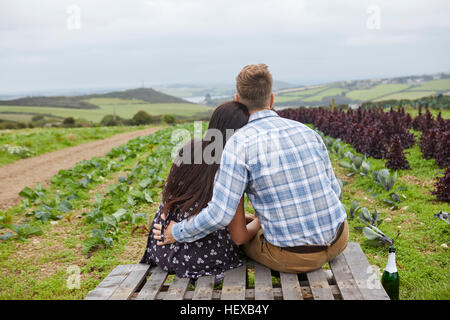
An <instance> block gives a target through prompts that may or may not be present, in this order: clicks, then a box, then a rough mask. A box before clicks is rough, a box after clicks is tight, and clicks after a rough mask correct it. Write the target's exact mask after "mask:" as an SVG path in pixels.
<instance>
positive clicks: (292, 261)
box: [241, 221, 348, 273]
mask: <svg viewBox="0 0 450 320" xmlns="http://www.w3.org/2000/svg"><path fill="white" fill-rule="evenodd" d="M263 240H264V234H263V232H262V229H260V230H259V231H258V233H257V234H256V235H255V237H254V238H253V239H252V240H250V241H249V242H247V243H245V244H244V245H243V246H242V247H241V248H242V249H243V251H244V252H245V254H246V255H247V256H248V257H249V258H251V259H253V260H255V261H257V262H259V263H261V264H263V265H265V266H266V267H268V268H270V269H272V270H276V271H281V272H289V273H301V272H309V271H313V270H316V269H319V268H321V267H322V266H323V265H324V264H325V263H327V262H329V261H331V260H333V259H334V258H335V257H337V256H338V255H339V254H341V253H342V251H344V249H345V248H346V247H347V243H348V223H347V221H344V229H343V231H342V233H341V235H340V237H339V239H338V240H337V241H336V242H335V243H334V244H333V245H331V246H328V248H327V249H325V250H322V251H319V252H313V253H295V252H291V251H287V250H284V249H282V248H280V247H277V246H274V245H272V244H270V243H269V242H268V241H263Z"/></svg>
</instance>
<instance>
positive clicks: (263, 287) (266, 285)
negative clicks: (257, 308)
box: [255, 262, 274, 300]
mask: <svg viewBox="0 0 450 320" xmlns="http://www.w3.org/2000/svg"><path fill="white" fill-rule="evenodd" d="M273 299H274V294H273V288H272V273H271V271H270V269H269V268H267V267H265V266H263V265H261V264H259V263H257V262H255V300H273Z"/></svg>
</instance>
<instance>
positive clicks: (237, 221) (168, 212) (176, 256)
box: [141, 102, 260, 279]
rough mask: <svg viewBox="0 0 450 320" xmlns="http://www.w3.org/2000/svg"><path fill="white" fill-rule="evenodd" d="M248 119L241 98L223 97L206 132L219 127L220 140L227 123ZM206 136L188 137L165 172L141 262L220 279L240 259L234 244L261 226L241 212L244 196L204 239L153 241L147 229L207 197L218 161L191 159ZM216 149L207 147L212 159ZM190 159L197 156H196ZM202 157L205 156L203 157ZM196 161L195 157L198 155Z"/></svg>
mask: <svg viewBox="0 0 450 320" xmlns="http://www.w3.org/2000/svg"><path fill="white" fill-rule="evenodd" d="M248 119H249V113H248V111H247V108H246V107H245V106H244V105H243V104H241V103H239V102H227V103H224V104H222V105H220V106H219V107H217V108H216V110H215V111H214V113H213V115H212V116H211V119H210V122H209V127H208V131H207V132H206V135H205V136H206V137H211V136H213V131H215V133H217V132H220V133H221V134H222V137H223V146H224V145H225V143H226V138H227V129H233V130H237V129H240V128H241V127H243V126H244V125H245V124H246V123H247V122H248ZM209 140H212V139H208V140H206V139H203V140H200V141H195V140H192V141H191V142H190V143H188V144H187V145H186V146H184V147H183V148H182V149H181V150H180V152H179V154H178V158H177V159H176V160H175V161H174V164H173V165H172V168H171V170H170V173H169V176H168V177H167V180H166V184H165V186H164V190H163V193H162V201H161V205H160V206H159V209H158V212H157V213H156V215H155V218H154V219H153V222H152V225H151V227H150V233H149V235H148V240H147V248H146V250H145V253H144V256H143V257H142V259H141V263H147V264H150V265H158V266H160V267H161V268H162V269H163V270H165V271H168V272H173V273H175V274H176V275H177V276H178V277H183V278H191V279H197V278H198V277H201V276H207V275H215V276H216V278H217V279H220V278H221V277H223V273H224V272H225V271H227V270H229V269H232V268H236V267H239V266H241V265H242V261H241V259H240V255H239V247H238V245H241V244H243V243H245V242H247V241H249V240H251V239H252V238H253V237H254V236H255V234H256V233H257V231H258V230H259V228H260V224H259V221H258V219H257V218H255V217H254V216H250V215H248V216H246V215H245V212H244V199H243V198H242V199H241V202H240V203H239V206H238V208H237V210H236V214H235V217H234V218H233V220H232V221H231V222H230V224H229V225H228V226H227V227H226V228H224V229H220V230H217V231H215V232H213V233H211V234H209V235H208V236H206V237H205V238H203V239H200V240H197V241H194V242H190V243H174V244H171V245H163V246H158V245H157V244H156V242H157V240H155V239H154V238H153V234H152V232H151V230H152V229H153V225H154V224H155V223H157V224H163V225H164V226H167V225H168V224H169V223H170V221H172V220H173V221H176V222H179V221H181V220H183V219H188V218H189V217H191V216H193V215H196V214H198V213H199V212H200V211H201V210H202V209H203V208H204V207H206V206H207V204H208V202H209V201H210V200H211V198H212V193H213V186H214V178H215V174H216V172H217V170H218V168H219V164H218V163H216V162H217V161H216V162H214V163H213V164H207V163H211V161H210V159H209V160H208V159H204V157H203V156H202V157H201V159H202V163H201V164H194V163H195V161H194V157H195V156H194V155H195V154H196V152H202V153H201V154H202V155H203V151H204V150H205V148H206V147H208V145H210V144H211V143H214V140H213V141H209ZM216 143H217V141H216ZM219 145H220V143H219ZM210 149H211V148H208V150H210ZM188 151H189V152H190V154H189V155H187V156H186V154H184V152H188ZM205 153H206V152H205ZM183 155H184V156H186V158H187V160H188V161H184V163H183V160H182V159H184V160H186V158H184V157H183ZM220 155H221V154H214V152H211V156H212V157H213V158H215V159H220ZM195 159H198V156H197V157H195ZM205 160H208V161H206V162H205ZM196 162H197V163H198V160H197V161H196Z"/></svg>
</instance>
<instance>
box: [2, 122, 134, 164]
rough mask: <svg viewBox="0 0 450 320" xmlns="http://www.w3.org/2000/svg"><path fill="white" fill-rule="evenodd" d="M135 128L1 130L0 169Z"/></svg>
mask: <svg viewBox="0 0 450 320" xmlns="http://www.w3.org/2000/svg"><path fill="white" fill-rule="evenodd" d="M133 130H136V127H95V128H48V129H27V130H20V131H18V130H3V131H0V166H1V165H5V164H9V163H12V162H14V161H17V160H19V159H24V158H30V157H34V156H38V155H40V154H43V153H46V152H50V151H55V150H59V149H63V148H67V147H71V146H75V145H78V144H81V143H86V142H90V141H93V140H99V139H105V138H108V137H110V136H113V135H115V134H118V133H123V132H128V131H133Z"/></svg>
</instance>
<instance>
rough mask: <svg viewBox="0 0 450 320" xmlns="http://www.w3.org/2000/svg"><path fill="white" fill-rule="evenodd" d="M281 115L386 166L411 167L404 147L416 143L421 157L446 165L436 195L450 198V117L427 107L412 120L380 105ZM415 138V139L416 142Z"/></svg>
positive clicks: (283, 112) (303, 110)
mask: <svg viewBox="0 0 450 320" xmlns="http://www.w3.org/2000/svg"><path fill="white" fill-rule="evenodd" d="M279 114H280V116H282V117H285V118H289V119H292V120H296V121H299V122H302V123H309V124H312V125H314V127H315V128H317V129H318V130H320V131H322V132H323V133H324V134H325V135H327V136H330V137H332V138H338V139H340V140H341V141H343V142H345V143H347V144H349V145H351V146H352V147H353V148H355V150H356V151H357V152H360V153H362V154H364V155H365V156H368V157H373V158H375V159H386V160H387V161H386V167H387V168H390V169H394V170H406V169H410V165H409V163H408V161H407V160H406V158H405V154H404V149H408V148H411V147H412V146H413V145H414V144H415V143H416V142H417V143H418V145H419V146H420V148H421V151H422V154H423V157H424V158H426V159H429V158H433V159H435V161H436V164H437V165H438V166H439V167H440V168H446V173H445V175H444V177H443V178H439V179H440V180H439V181H440V184H438V186H437V187H436V191H435V194H436V196H437V198H438V199H439V200H441V201H447V202H449V201H450V190H449V189H450V187H449V186H448V184H449V181H448V178H446V177H447V176H449V170H450V169H449V166H450V119H443V118H442V117H441V115H440V114H439V115H438V116H437V117H436V118H434V117H433V116H432V114H431V113H430V112H429V111H428V110H427V112H426V113H425V114H422V110H421V108H420V109H419V115H418V116H417V117H416V118H414V119H412V118H411V116H410V114H409V113H406V112H405V110H404V109H403V108H399V109H398V110H397V111H394V110H393V109H391V110H390V111H389V112H384V111H383V109H382V108H378V107H375V108H372V109H368V110H366V109H364V108H362V107H360V108H358V109H357V110H352V109H350V110H348V111H347V112H345V111H342V110H335V111H331V110H329V109H325V108H297V109H284V110H281V111H279ZM416 139H417V141H416Z"/></svg>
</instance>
